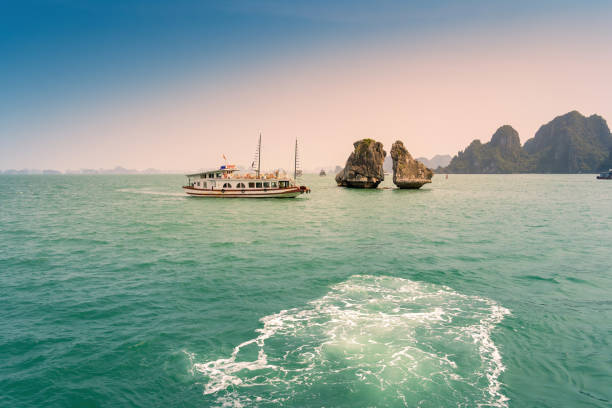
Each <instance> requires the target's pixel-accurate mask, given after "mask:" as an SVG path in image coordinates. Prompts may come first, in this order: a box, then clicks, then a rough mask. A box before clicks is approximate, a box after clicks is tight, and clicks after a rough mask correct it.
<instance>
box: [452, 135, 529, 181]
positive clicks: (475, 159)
mask: <svg viewBox="0 0 612 408" xmlns="http://www.w3.org/2000/svg"><path fill="white" fill-rule="evenodd" d="M527 167H528V157H527V155H526V154H525V153H524V152H523V149H522V148H521V140H520V138H519V134H518V132H517V131H516V130H514V128H513V127H512V126H509V125H504V126H502V127H500V128H499V129H497V131H496V132H495V133H494V134H493V136H492V137H491V141H490V142H488V143H481V142H480V140H478V139H477V140H474V141H473V142H472V143H471V144H470V145H469V146H468V147H467V148H466V149H465V150H464V151H462V152H459V153H458V154H457V156H455V157H453V159H452V160H451V162H450V163H449V165H448V166H447V167H446V168H445V169H442V170H441V171H442V172H445V173H519V172H524V171H525V169H526V168H527Z"/></svg>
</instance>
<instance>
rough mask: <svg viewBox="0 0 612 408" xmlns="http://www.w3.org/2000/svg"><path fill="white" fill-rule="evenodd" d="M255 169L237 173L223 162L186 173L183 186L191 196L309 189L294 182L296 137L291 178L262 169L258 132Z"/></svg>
mask: <svg viewBox="0 0 612 408" xmlns="http://www.w3.org/2000/svg"><path fill="white" fill-rule="evenodd" d="M256 161H257V170H256V172H255V174H244V175H242V174H240V173H238V169H237V168H236V166H235V165H231V164H226V165H223V166H221V167H220V168H219V169H218V170H209V171H204V172H200V173H194V174H187V175H186V176H187V185H185V186H183V190H184V191H185V192H186V193H187V194H188V195H190V196H193V197H216V198H294V197H297V196H299V195H301V194H304V193H309V192H310V189H309V188H308V187H306V186H301V185H297V183H296V181H295V180H296V179H297V176H298V169H297V164H298V159H297V141H296V144H295V169H294V178H293V179H291V178H289V177H287V176H286V175H283V174H280V172H279V171H276V172H274V173H268V174H262V173H261V135H260V136H259V143H258V146H257V153H256Z"/></svg>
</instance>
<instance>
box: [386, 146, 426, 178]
mask: <svg viewBox="0 0 612 408" xmlns="http://www.w3.org/2000/svg"><path fill="white" fill-rule="evenodd" d="M391 158H392V159H393V183H394V184H395V185H396V186H398V187H399V188H421V187H422V186H423V185H424V184H427V183H431V178H432V177H433V171H431V170H430V169H428V168H427V167H425V165H424V164H423V163H421V162H419V161H417V160H414V159H413V158H412V156H411V155H410V153H409V152H408V150H406V148H405V147H404V144H403V143H402V142H401V141H400V140H398V141H396V142H395V143H393V146H392V147H391Z"/></svg>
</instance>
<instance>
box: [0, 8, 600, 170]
mask: <svg viewBox="0 0 612 408" xmlns="http://www.w3.org/2000/svg"><path fill="white" fill-rule="evenodd" d="M611 20H612V2H610V1H597V0H595V1H585V2H576V1H565V0H557V1H552V0H541V1H524V0H514V1H503V0H499V1H492V0H482V1H480V0H463V1H448V0H432V1H391V0H378V1H365V0H350V1H349V0H340V1H333V0H327V1H320V0H310V1H300V0H296V1H284V0H265V1H243V0H225V1H219V2H207V1H202V0H198V1H196V0H174V1H170V0H167V1H161V0H122V1H108V0H106V1H94V0H78V1H77V0H47V1H41V0H15V1H10V0H5V1H1V2H0V170H2V169H4V170H6V169H23V168H30V169H47V168H50V169H59V170H67V169H81V168H113V167H115V166H123V167H126V168H135V169H146V168H157V169H161V170H166V171H191V170H197V169H202V168H212V167H216V166H218V165H219V164H223V162H224V161H223V155H225V156H226V157H227V158H228V159H229V161H230V162H233V163H236V164H242V165H248V164H249V163H250V162H251V160H252V157H253V153H254V151H255V147H256V143H257V138H258V135H259V134H260V133H261V134H262V144H263V148H262V167H264V168H267V169H271V168H278V167H284V168H291V167H292V162H293V145H294V143H295V140H296V138H297V139H298V140H299V146H300V156H301V161H302V166H303V168H304V169H306V170H308V169H317V168H320V167H328V166H332V165H337V164H341V165H342V164H344V162H345V161H346V158H347V156H348V154H349V153H350V152H351V151H352V148H353V147H352V144H353V142H354V141H356V140H359V139H362V138H365V137H369V138H373V139H376V140H379V141H381V142H382V143H383V144H384V146H385V148H386V150H387V151H389V150H390V147H391V144H392V143H393V142H394V141H395V140H398V139H399V140H402V141H403V142H404V144H405V145H406V147H407V148H408V150H409V151H410V152H411V153H412V154H413V156H415V157H419V156H423V157H432V156H433V155H435V154H451V155H454V154H456V153H457V152H458V151H459V150H462V149H464V148H465V147H466V146H467V145H468V144H469V143H470V142H471V141H472V140H473V139H480V140H481V141H483V142H485V141H488V140H489V139H490V137H491V135H492V134H493V133H494V132H495V130H496V129H497V128H498V127H500V126H502V125H505V124H509V125H512V126H513V127H514V128H515V129H516V130H517V131H518V132H519V134H520V137H521V140H522V142H524V141H525V140H527V139H529V138H531V137H533V135H534V134H535V132H536V131H537V130H538V128H539V127H540V126H541V125H543V124H545V123H547V122H548V121H550V120H552V119H553V118H554V117H555V116H558V115H561V114H564V113H566V112H569V111H571V110H578V111H580V112H581V113H583V114H585V115H591V114H594V113H597V114H600V115H602V116H603V117H604V118H606V119H610V118H612V45H611V44H612V24H611Z"/></svg>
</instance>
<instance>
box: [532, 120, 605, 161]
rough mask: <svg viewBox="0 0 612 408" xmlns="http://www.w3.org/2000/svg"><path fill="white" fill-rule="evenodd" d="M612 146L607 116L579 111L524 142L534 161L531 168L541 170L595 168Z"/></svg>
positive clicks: (555, 121) (547, 125)
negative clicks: (583, 113)
mask: <svg viewBox="0 0 612 408" xmlns="http://www.w3.org/2000/svg"><path fill="white" fill-rule="evenodd" d="M611 148H612V135H611V134H610V129H609V128H608V124H607V123H606V121H605V119H604V118H602V117H601V116H598V115H592V116H589V117H586V116H583V115H581V114H580V113H579V112H577V111H572V112H569V113H566V114H565V115H562V116H558V117H556V118H554V119H553V120H552V121H550V122H548V123H547V124H545V125H543V126H542V127H540V129H539V130H538V131H537V133H536V134H535V137H534V138H533V139H530V140H528V141H527V142H525V146H524V149H525V152H527V153H528V154H529V155H530V156H531V159H532V162H533V169H532V171H535V172H539V173H588V172H596V171H598V170H600V167H601V165H602V163H603V162H604V161H605V160H606V159H607V157H608V154H609V151H610V149H611Z"/></svg>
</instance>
